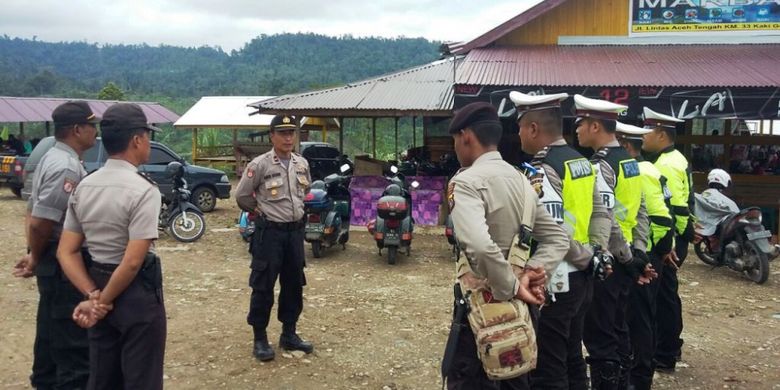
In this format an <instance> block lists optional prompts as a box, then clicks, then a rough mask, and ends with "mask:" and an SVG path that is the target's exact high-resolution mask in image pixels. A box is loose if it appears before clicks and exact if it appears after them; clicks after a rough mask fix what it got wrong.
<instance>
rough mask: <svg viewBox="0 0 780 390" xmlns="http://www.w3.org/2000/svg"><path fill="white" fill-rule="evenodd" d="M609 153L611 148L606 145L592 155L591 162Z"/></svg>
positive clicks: (603, 157) (597, 160)
mask: <svg viewBox="0 0 780 390" xmlns="http://www.w3.org/2000/svg"><path fill="white" fill-rule="evenodd" d="M607 154H609V148H608V147H604V148H601V149H599V150H598V151H596V153H593V156H591V157H590V162H594V163H595V162H599V161H601V160H603V159H605V158H606V157H607Z"/></svg>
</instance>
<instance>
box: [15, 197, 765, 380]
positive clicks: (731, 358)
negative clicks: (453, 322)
mask: <svg viewBox="0 0 780 390" xmlns="http://www.w3.org/2000/svg"><path fill="white" fill-rule="evenodd" d="M23 211H24V202H22V201H20V200H17V199H15V198H13V196H12V195H11V194H10V192H9V191H8V190H6V189H3V190H1V191H0V242H2V243H3V244H2V246H1V247H0V259H2V260H1V261H0V285H1V286H2V289H0V387H3V388H14V389H16V388H28V387H29V381H28V376H29V374H30V367H31V364H32V345H33V338H34V329H35V327H34V324H35V310H36V305H37V300H38V296H37V291H36V287H35V282H34V280H20V279H15V278H13V277H12V276H11V268H12V267H13V264H14V263H15V262H16V260H17V259H18V258H19V257H21V256H22V255H23V254H24V248H25V242H24V238H23V234H22V232H23ZM237 213H238V210H237V208H236V207H235V206H234V202H233V201H232V200H223V201H220V202H219V205H218V209H217V210H216V211H215V212H213V213H210V214H208V216H207V224H208V231H207V233H206V235H205V236H204V237H203V238H202V239H201V240H200V241H198V242H196V243H193V244H181V243H178V242H175V241H174V240H172V239H171V238H170V237H167V236H165V235H163V236H162V237H161V239H160V241H159V242H158V244H157V247H158V250H159V252H160V254H161V256H162V258H163V270H164V276H165V282H164V283H165V301H166V309H167V313H168V341H167V346H166V362H165V384H166V387H167V388H171V389H214V388H228V389H251V388H265V389H437V388H440V386H441V382H440V379H439V365H440V361H441V355H442V352H443V350H444V343H445V340H446V337H447V333H448V330H449V323H450V316H451V296H450V295H451V291H452V289H451V282H452V273H453V263H452V257H451V254H450V252H449V251H448V247H447V245H446V240H445V239H444V237H443V236H442V235H441V231H440V230H437V229H433V230H431V231H430V232H428V233H427V234H425V233H421V234H417V235H416V236H415V239H414V242H413V245H412V247H413V249H412V256H411V257H406V256H403V255H402V256H399V262H398V264H397V265H394V266H390V265H388V264H387V263H386V258H385V257H379V255H378V254H377V250H376V246H375V244H374V242H373V240H371V237H370V236H369V235H368V233H366V231H365V230H364V229H363V228H360V229H355V230H354V231H353V232H352V237H351V240H350V242H349V243H348V246H347V249H346V251H342V250H341V248H332V249H330V250H328V251H326V253H325V256H324V258H322V259H314V258H313V257H312V256H311V251H310V249H309V250H307V256H308V257H307V263H308V268H307V273H306V276H307V279H308V286H307V287H306V288H305V290H304V293H305V296H304V305H305V307H304V311H303V315H302V318H301V320H300V322H299V331H300V333H301V334H302V336H303V337H304V338H306V339H308V340H311V341H312V342H313V343H314V344H315V352H314V353H313V354H311V355H306V356H300V357H299V356H293V355H290V354H282V353H280V352H279V351H277V357H276V360H274V361H272V362H270V363H260V362H257V361H256V360H255V359H254V358H253V357H252V355H251V347H252V334H251V329H250V327H249V326H248V325H247V324H246V311H247V308H248V303H249V294H250V290H249V288H248V287H247V279H248V276H249V268H248V265H249V258H248V254H247V251H246V244H244V243H243V241H242V240H241V238H240V237H239V235H238V231H237V229H236V228H235V223H236V221H235V219H236V216H237ZM772 266H773V267H774V271H773V273H772V275H771V276H770V279H769V281H767V282H766V284H764V285H762V286H758V285H755V284H753V283H752V282H750V281H748V280H747V279H744V278H742V277H740V276H739V275H738V274H736V273H733V272H730V271H728V270H725V269H716V270H711V269H710V268H709V267H707V266H705V265H704V264H703V263H701V262H700V261H699V260H698V259H696V257H695V255H692V256H691V257H690V258H689V260H688V261H687V262H686V264H685V266H684V267H683V269H682V270H681V272H680V280H681V283H680V292H681V295H682V299H683V305H684V307H683V310H684V316H685V330H684V333H683V338H684V339H685V346H684V350H683V360H682V362H681V363H680V365H679V366H678V367H679V369H678V370H677V372H676V373H675V374H673V375H665V374H664V375H661V374H659V375H657V376H656V388H668V389H780V294H779V293H780V272H778V270H780V265H779V264H778V263H773V264H772ZM279 332H280V324H279V323H278V322H277V321H276V320H275V319H272V322H271V325H270V328H269V337H270V338H271V340H272V343H273V344H276V342H277V340H278V335H279Z"/></svg>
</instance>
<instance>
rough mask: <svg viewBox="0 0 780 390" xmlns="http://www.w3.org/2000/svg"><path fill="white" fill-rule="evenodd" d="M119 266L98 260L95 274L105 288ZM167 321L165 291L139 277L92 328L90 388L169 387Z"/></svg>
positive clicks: (92, 271) (151, 388) (100, 285)
mask: <svg viewBox="0 0 780 390" xmlns="http://www.w3.org/2000/svg"><path fill="white" fill-rule="evenodd" d="M114 268H115V266H110V265H101V264H97V263H93V264H92V266H91V267H90V269H89V274H90V276H92V279H93V280H94V281H95V283H96V284H97V286H98V288H100V289H101V290H102V289H103V288H104V287H105V286H106V284H108V280H109V279H110V278H111V274H112V273H113V269H114ZM166 332H167V320H166V318H165V306H164V304H163V299H162V294H161V293H159V292H156V291H155V290H153V289H152V288H150V287H148V286H146V285H145V284H144V282H143V281H142V280H141V276H140V272H139V275H138V276H136V278H135V279H134V280H133V281H132V282H131V283H130V285H129V286H128V287H127V289H126V290H125V291H124V292H122V294H120V295H119V296H118V297H117V298H116V299H115V300H114V309H113V310H112V311H110V312H109V313H108V315H107V316H106V318H104V319H103V320H101V321H98V323H97V324H96V325H95V326H93V327H92V328H90V329H89V359H90V376H89V387H88V388H89V389H91V390H92V389H100V390H102V389H105V390H114V389H126V390H130V389H149V390H156V389H162V388H163V362H164V358H165V337H166Z"/></svg>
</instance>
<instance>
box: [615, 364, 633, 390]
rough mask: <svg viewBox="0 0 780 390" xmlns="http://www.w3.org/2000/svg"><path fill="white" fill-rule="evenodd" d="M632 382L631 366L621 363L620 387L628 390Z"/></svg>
mask: <svg viewBox="0 0 780 390" xmlns="http://www.w3.org/2000/svg"><path fill="white" fill-rule="evenodd" d="M630 383H631V368H630V367H627V366H624V365H622V364H621V365H620V369H619V379H618V389H620V390H628V389H630Z"/></svg>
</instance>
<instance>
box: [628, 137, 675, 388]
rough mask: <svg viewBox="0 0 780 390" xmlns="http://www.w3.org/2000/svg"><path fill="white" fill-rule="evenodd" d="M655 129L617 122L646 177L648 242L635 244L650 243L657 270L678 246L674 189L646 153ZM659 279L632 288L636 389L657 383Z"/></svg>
mask: <svg viewBox="0 0 780 390" xmlns="http://www.w3.org/2000/svg"><path fill="white" fill-rule="evenodd" d="M650 131H652V130H649V129H643V128H640V127H636V126H632V125H628V124H624V123H621V122H618V123H617V133H618V138H619V140H620V144H621V146H623V148H625V149H626V151H627V152H628V154H629V155H631V156H632V157H634V158H635V159H636V160H637V161H638V162H639V173H640V175H641V178H642V181H641V183H642V195H643V197H644V202H645V206H646V208H647V218H648V220H641V221H639V222H638V224H637V227H642V228H644V227H647V228H648V229H649V231H648V234H649V236H648V239H647V242H646V243H640V242H636V240H635V243H634V246H635V247H646V248H647V249H646V251H647V256H648V257H649V258H650V263H651V264H652V265H653V269H655V270H656V272H658V273H661V272H663V263H664V258H667V257H669V256H672V250H673V248H674V230H673V229H672V216H671V214H670V212H669V207H668V205H667V204H668V201H669V199H670V198H671V193H670V192H669V189H668V188H667V187H666V177H664V176H663V175H661V172H660V171H658V169H657V168H656V167H655V166H654V165H653V164H652V163H651V162H649V161H645V159H644V158H643V157H642V154H641V151H642V136H643V135H644V134H647V133H649V132H650ZM659 285H660V281H659V279H653V280H652V281H651V282H650V283H649V284H646V285H643V286H638V285H635V286H632V288H631V291H630V292H629V297H628V300H629V304H628V313H627V322H628V328H629V331H630V336H631V346H632V352H633V358H634V360H633V365H632V367H631V378H630V382H631V385H632V386H633V388H634V389H636V390H648V389H650V388H651V387H652V385H653V371H654V369H653V356H654V355H655V342H656V334H655V333H656V332H655V327H656V304H655V300H656V296H657V295H658V286H659Z"/></svg>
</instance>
